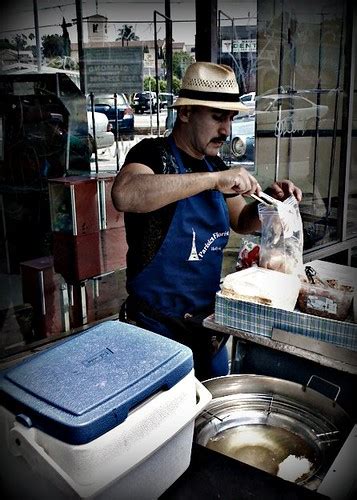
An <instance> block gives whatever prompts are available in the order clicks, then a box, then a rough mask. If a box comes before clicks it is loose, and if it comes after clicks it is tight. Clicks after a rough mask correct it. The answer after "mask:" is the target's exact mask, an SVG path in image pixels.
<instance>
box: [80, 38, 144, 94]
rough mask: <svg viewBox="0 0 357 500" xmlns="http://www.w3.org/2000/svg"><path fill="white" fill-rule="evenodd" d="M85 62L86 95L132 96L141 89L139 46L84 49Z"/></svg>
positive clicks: (142, 61) (141, 64) (141, 51)
mask: <svg viewBox="0 0 357 500" xmlns="http://www.w3.org/2000/svg"><path fill="white" fill-rule="evenodd" d="M84 60H85V70H86V88H87V90H88V92H93V93H94V94H113V93H114V92H125V93H126V94H132V93H133V92H138V91H140V90H142V88H143V66H144V55H143V48H142V47H99V48H90V49H84Z"/></svg>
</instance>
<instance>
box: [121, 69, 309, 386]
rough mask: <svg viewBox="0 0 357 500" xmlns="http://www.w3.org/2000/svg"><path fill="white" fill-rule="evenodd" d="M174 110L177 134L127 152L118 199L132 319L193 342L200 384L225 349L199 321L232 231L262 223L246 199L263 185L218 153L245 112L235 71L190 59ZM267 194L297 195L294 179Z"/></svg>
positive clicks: (223, 361)
mask: <svg viewBox="0 0 357 500" xmlns="http://www.w3.org/2000/svg"><path fill="white" fill-rule="evenodd" d="M174 107H175V108H176V109H177V118H176V122H175V125H174V128H173V132H172V134H171V135H170V136H169V137H168V138H156V139H144V140H142V141H141V142H140V143H138V144H137V145H136V146H134V147H133V148H132V149H131V150H130V151H129V153H128V155H127V157H126V160H125V163H124V165H123V167H122V169H121V171H120V172H119V174H118V175H117V177H116V180H115V182H114V185H113V189H112V198H113V203H114V205H115V207H116V208H117V210H119V211H123V212H125V227H126V235H127V241H128V247H129V250H128V254H127V291H128V295H129V296H128V300H127V301H126V310H127V318H128V319H129V320H133V321H135V322H136V324H137V325H138V326H141V327H143V328H146V329H148V330H151V331H154V332H156V333H159V334H162V335H164V336H167V337H171V338H174V339H175V340H178V341H179V342H182V343H184V344H186V345H188V346H189V347H191V349H192V350H193V357H194V365H195V373H196V376H197V378H199V379H201V380H203V379H206V378H209V377H212V376H220V375H226V374H227V372H228V357H227V350H226V348H225V347H224V343H225V338H222V337H220V338H219V337H217V336H213V335H212V332H209V331H208V330H204V329H203V328H202V327H198V326H197V323H195V322H194V319H195V317H199V315H207V314H209V313H210V312H213V310H214V300H215V294H216V292H217V291H218V289H219V283H220V275H221V265H222V257H223V249H224V247H225V246H226V244H227V241H228V236H229V231H230V228H232V229H233V230H234V231H236V232H238V233H241V234H246V233H251V232H254V231H255V230H257V229H259V227H260V223H259V217H258V212H257V204H256V202H253V203H247V202H246V201H245V199H244V197H243V196H249V195H250V194H252V193H255V194H259V193H260V192H261V187H260V185H259V184H258V182H257V180H256V179H255V178H254V177H253V176H252V175H250V174H249V173H248V172H247V171H246V170H245V169H244V168H237V169H230V170H229V169H228V168H227V166H226V165H225V164H224V162H223V161H222V160H221V159H220V158H219V156H217V154H218V151H219V149H220V147H221V146H222V144H223V143H224V141H225V140H226V138H227V136H228V135H229V134H230V123H231V120H232V119H233V117H234V115H235V114H236V113H237V112H238V111H240V110H245V109H246V108H245V106H243V104H242V103H241V102H240V100H239V89H238V84H237V81H236V78H235V75H234V73H233V71H232V70H231V68H229V67H228V66H225V65H218V64H213V63H207V62H196V63H193V64H192V65H190V66H189V68H188V69H187V71H186V74H185V76H184V79H183V82H182V88H181V90H180V93H179V97H178V98H177V100H176V101H175V103H174ZM270 194H272V195H273V196H275V197H276V198H279V199H285V198H286V197H288V196H289V195H290V194H294V195H295V196H296V198H297V199H298V200H300V199H301V191H300V190H299V189H298V188H296V187H295V186H294V185H293V183H292V182H290V181H282V182H279V183H274V184H273V185H272V187H271V188H270Z"/></svg>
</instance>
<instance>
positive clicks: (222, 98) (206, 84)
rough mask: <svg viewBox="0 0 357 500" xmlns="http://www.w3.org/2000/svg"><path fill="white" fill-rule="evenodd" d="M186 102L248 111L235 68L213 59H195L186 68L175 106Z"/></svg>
mask: <svg viewBox="0 0 357 500" xmlns="http://www.w3.org/2000/svg"><path fill="white" fill-rule="evenodd" d="M187 105H190V106H208V107H210V108H217V109H224V110H227V111H247V110H248V108H247V107H246V106H244V104H242V103H241V102H240V99H239V87H238V83H237V80H236V77H235V74H234V72H233V70H232V68H230V67H229V66H226V65H225V64H215V63H210V62H195V63H193V64H191V65H190V66H189V67H188V68H187V70H186V73H185V75H184V77H183V80H182V86H181V90H180V92H179V95H178V98H177V99H176V101H175V102H174V103H173V105H172V107H173V108H177V107H179V106H187Z"/></svg>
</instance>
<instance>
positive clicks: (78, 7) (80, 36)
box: [76, 0, 86, 94]
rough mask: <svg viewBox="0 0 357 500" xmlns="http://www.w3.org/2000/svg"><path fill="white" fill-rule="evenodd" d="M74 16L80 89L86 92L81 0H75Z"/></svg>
mask: <svg viewBox="0 0 357 500" xmlns="http://www.w3.org/2000/svg"><path fill="white" fill-rule="evenodd" d="M76 18H77V38H78V61H79V82H80V87H81V91H82V92H83V94H86V80H85V64H84V51H83V12H82V0H76Z"/></svg>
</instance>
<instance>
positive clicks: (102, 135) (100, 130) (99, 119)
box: [87, 111, 114, 152]
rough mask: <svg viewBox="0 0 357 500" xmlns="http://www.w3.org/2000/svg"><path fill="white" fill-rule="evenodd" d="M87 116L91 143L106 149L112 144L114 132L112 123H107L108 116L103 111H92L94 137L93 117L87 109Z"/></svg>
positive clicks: (98, 147)
mask: <svg viewBox="0 0 357 500" xmlns="http://www.w3.org/2000/svg"><path fill="white" fill-rule="evenodd" d="M87 118H88V133H89V136H90V138H91V143H92V145H93V152H94V150H95V149H94V148H95V147H96V148H97V151H98V150H99V149H107V148H110V147H111V146H112V145H113V144H114V134H113V132H112V125H111V123H109V120H108V118H107V117H106V115H105V114H104V113H98V112H97V111H95V112H94V124H95V137H94V132H93V118H92V112H91V111H87Z"/></svg>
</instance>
